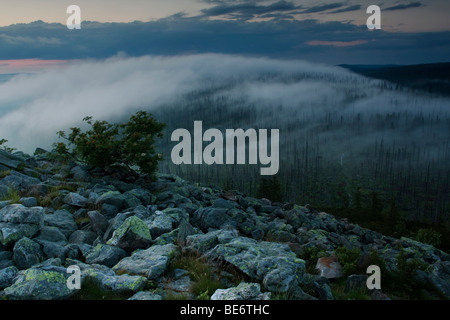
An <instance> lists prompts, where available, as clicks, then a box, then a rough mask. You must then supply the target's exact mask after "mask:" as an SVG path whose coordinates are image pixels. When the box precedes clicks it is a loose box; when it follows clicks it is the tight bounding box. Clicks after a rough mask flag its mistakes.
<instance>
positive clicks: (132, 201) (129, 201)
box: [123, 192, 142, 208]
mask: <svg viewBox="0 0 450 320" xmlns="http://www.w3.org/2000/svg"><path fill="white" fill-rule="evenodd" d="M123 196H124V198H125V205H124V206H125V207H126V208H135V207H137V206H140V205H142V202H141V201H140V200H139V199H138V198H137V197H136V196H134V195H133V194H131V193H127V192H125V193H124V194H123Z"/></svg>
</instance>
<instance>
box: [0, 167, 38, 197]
mask: <svg viewBox="0 0 450 320" xmlns="http://www.w3.org/2000/svg"><path fill="white" fill-rule="evenodd" d="M0 182H1V184H2V185H4V186H8V187H10V188H13V189H15V190H20V191H24V192H25V191H27V190H30V189H31V188H32V187H33V186H35V185H37V184H39V183H41V181H40V180H39V179H37V178H33V177H30V176H27V175H25V174H23V173H20V172H17V171H14V170H12V171H11V174H10V175H8V176H6V177H5V178H3V179H2V180H1V181H0Z"/></svg>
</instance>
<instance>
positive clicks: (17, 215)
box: [0, 204, 44, 227]
mask: <svg viewBox="0 0 450 320" xmlns="http://www.w3.org/2000/svg"><path fill="white" fill-rule="evenodd" d="M43 216H44V208H42V207H33V208H26V207H25V206H23V205H21V204H11V205H9V206H7V207H5V208H3V209H1V210H0V222H4V223H13V224H34V225H37V226H39V227H42V226H43Z"/></svg>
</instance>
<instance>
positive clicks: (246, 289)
mask: <svg viewBox="0 0 450 320" xmlns="http://www.w3.org/2000/svg"><path fill="white" fill-rule="evenodd" d="M270 295H271V293H270V292H266V293H261V287H260V285H259V283H245V282H241V283H240V284H239V285H238V286H237V287H234V288H229V289H217V290H216V292H214V294H213V295H212V296H211V300H270Z"/></svg>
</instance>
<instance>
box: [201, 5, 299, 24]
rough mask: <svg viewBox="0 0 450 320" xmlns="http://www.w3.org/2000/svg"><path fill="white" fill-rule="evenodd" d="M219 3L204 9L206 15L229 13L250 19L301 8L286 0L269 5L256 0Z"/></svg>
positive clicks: (236, 16) (235, 16)
mask: <svg viewBox="0 0 450 320" xmlns="http://www.w3.org/2000/svg"><path fill="white" fill-rule="evenodd" d="M214 3H217V2H214ZM219 3H220V4H219V5H217V6H214V7H212V8H208V9H203V10H202V14H203V15H204V16H206V17H214V16H222V15H229V16H232V17H234V18H241V19H246V20H249V19H252V18H254V17H255V16H258V15H262V14H271V13H275V12H277V13H280V12H289V11H293V10H296V9H300V8H301V6H297V5H295V4H294V3H292V2H290V1H285V0H281V1H278V2H275V3H271V4H268V5H258V4H257V2H254V1H245V2H242V1H237V2H235V1H231V2H230V1H227V2H219Z"/></svg>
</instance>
